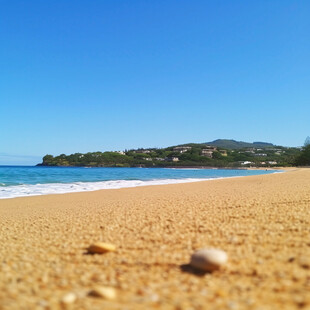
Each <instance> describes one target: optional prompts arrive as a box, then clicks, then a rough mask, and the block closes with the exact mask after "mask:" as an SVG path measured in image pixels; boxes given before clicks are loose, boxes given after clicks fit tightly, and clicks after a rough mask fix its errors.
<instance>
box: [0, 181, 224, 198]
mask: <svg viewBox="0 0 310 310" xmlns="http://www.w3.org/2000/svg"><path fill="white" fill-rule="evenodd" d="M211 179H214V178H209V179H205V178H204V179H200V178H199V179H195V178H187V179H160V180H148V181H141V180H113V181H102V182H74V183H48V184H24V185H14V186H6V187H1V188H0V199H5V198H15V197H25V196H39V195H49V194H65V193H75V192H87V191H96V190H101V189H119V188H129V187H138V186H151V185H165V184H178V183H189V182H199V181H206V180H211ZM217 179H218V178H217Z"/></svg>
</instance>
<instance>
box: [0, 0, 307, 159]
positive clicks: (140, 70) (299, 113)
mask: <svg viewBox="0 0 310 310" xmlns="http://www.w3.org/2000/svg"><path fill="white" fill-rule="evenodd" d="M309 14H310V2H309V1H302V0H301V1H285V0H273V1H267V0H265V1H264V0H260V1H254V0H253V1H244V0H243V1H238V0H234V1H221V0H219V1H207V0H204V1H195V0H191V1H189V0H188V1H183V0H156V1H151V0H144V1H142V0H141V1H138V0H131V1H128V0H118V1H115V0H110V1H109V0H106V1H99V0H98V1H96V0H92V1H86V0H85V1H79V0H67V1H60V0H58V1H56V0H53V1H50V0H44V1H42V0H40V1H35V0H24V1H18V0H0V44H1V46H0V47H1V48H0V133H1V135H0V138H1V139H0V141H1V143H0V164H36V163H37V162H39V161H40V159H41V157H42V156H44V155H45V154H53V155H58V154H60V153H65V154H70V153H74V152H88V151H106V150H123V149H129V148H137V147H165V146H169V145H175V144H180V143H186V142H206V141H211V140H214V139H217V138H228V139H235V140H242V141H248V142H252V141H267V142H272V143H275V144H279V145H286V146H298V145H302V144H303V142H304V140H305V138H306V136H308V135H310V121H309V119H310V87H309V85H310V74H309V72H310V70H309V69H310V57H309V55H310V40H309V33H310V19H309Z"/></svg>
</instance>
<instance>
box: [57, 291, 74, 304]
mask: <svg viewBox="0 0 310 310" xmlns="http://www.w3.org/2000/svg"><path fill="white" fill-rule="evenodd" d="M75 301H76V295H75V294H74V293H68V294H66V295H65V296H64V297H63V298H62V299H61V302H62V303H64V304H72V303H74V302H75Z"/></svg>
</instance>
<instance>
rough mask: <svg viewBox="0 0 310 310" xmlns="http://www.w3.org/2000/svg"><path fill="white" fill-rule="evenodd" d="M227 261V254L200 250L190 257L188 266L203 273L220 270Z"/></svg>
mask: <svg viewBox="0 0 310 310" xmlns="http://www.w3.org/2000/svg"><path fill="white" fill-rule="evenodd" d="M227 260H228V257H227V254H226V252H224V251H222V250H219V249H201V250H198V251H196V252H195V253H194V254H193V255H192V257H191V261H190V265H191V266H193V267H195V268H198V269H201V270H204V271H213V270H217V269H220V268H221V267H222V266H223V265H225V264H226V262H227Z"/></svg>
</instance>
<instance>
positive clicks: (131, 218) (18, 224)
mask: <svg viewBox="0 0 310 310" xmlns="http://www.w3.org/2000/svg"><path fill="white" fill-rule="evenodd" d="M309 184H310V169H294V170H293V169H291V170H290V171H287V172H286V173H272V174H268V175H255V176H250V177H245V178H241V177H240V178H237V177H233V178H229V179H228V178H225V179H216V180H213V182H197V183H182V184H171V185H169V186H165V185H163V186H144V187H135V188H122V189H119V190H116V191H115V190H99V191H94V192H83V193H81V192H79V193H70V194H63V195H46V196H33V197H22V198H16V199H4V200H0V221H1V225H0V231H1V233H0V249H1V250H0V268H1V273H0V280H1V281H0V305H1V307H0V308H1V309H3V310H15V309H35V308H38V309H40V308H43V309H44V308H49V309H67V308H69V309H70V308H72V309H86V310H88V309H89V310H90V309H91V310H93V309H94V310H97V309H98V310H99V309H103V308H106V309H112V310H113V309H119V310H121V309H129V310H133V309H138V310H139V309H141V310H142V309H168V310H170V309H171V310H175V309H190V308H191V309H214V310H215V309H229V310H231V309H238V310H246V309H266V310H271V309H283V310H286V309H300V308H302V309H309V307H310V296H309V294H308V292H309V287H310V283H309V279H310V261H309V257H310V246H309V226H310V209H309V204H310V192H309ZM97 241H101V242H108V243H112V244H114V245H115V246H116V252H113V253H106V254H103V255H86V251H85V249H86V248H87V247H88V246H89V245H90V244H92V243H94V242H97ZM203 247H214V248H220V249H222V250H224V251H225V252H226V253H227V254H228V257H229V261H228V264H227V266H226V267H225V268H224V269H222V270H219V271H215V272H213V273H205V274H201V273H196V272H195V271H193V270H192V269H190V268H189V267H188V262H189V260H190V256H191V254H192V253H193V251H195V250H196V249H199V248H203ZM96 286H107V287H112V288H114V289H115V290H116V298H115V299H114V300H105V299H103V298H95V297H92V296H90V295H89V292H90V291H91V290H92V289H93V288H94V287H96ZM67 294H73V295H74V296H76V298H75V300H74V301H73V302H72V304H69V305H64V304H63V302H62V300H63V298H64V296H66V295H67Z"/></svg>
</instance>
